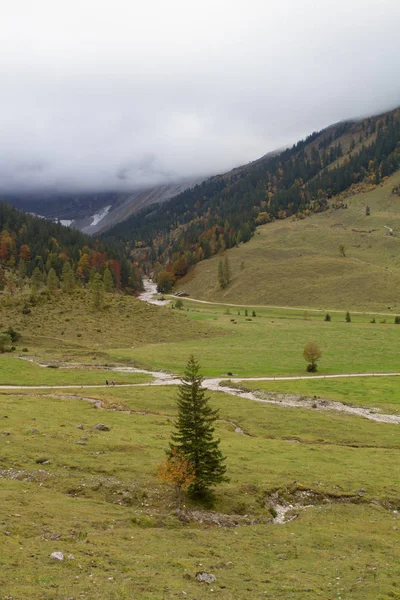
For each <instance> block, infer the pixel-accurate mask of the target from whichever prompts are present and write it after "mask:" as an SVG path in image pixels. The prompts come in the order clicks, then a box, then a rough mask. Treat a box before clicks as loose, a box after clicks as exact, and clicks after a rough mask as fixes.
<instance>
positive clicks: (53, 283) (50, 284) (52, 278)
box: [47, 267, 60, 294]
mask: <svg viewBox="0 0 400 600" xmlns="http://www.w3.org/2000/svg"><path fill="white" fill-rule="evenodd" d="M59 283H60V282H59V281H58V277H57V273H56V272H55V270H54V269H53V267H52V268H51V269H50V271H49V273H48V275H47V289H48V290H49V292H50V293H51V294H55V293H56V291H57V289H58V286H59Z"/></svg>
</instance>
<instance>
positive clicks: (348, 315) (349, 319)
mask: <svg viewBox="0 0 400 600" xmlns="http://www.w3.org/2000/svg"><path fill="white" fill-rule="evenodd" d="M345 321H346V323H351V316H350V313H349V311H347V313H346V316H345Z"/></svg>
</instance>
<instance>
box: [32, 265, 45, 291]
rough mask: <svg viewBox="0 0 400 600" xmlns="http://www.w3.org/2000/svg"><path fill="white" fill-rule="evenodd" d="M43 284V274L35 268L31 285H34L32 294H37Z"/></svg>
mask: <svg viewBox="0 0 400 600" xmlns="http://www.w3.org/2000/svg"><path fill="white" fill-rule="evenodd" d="M42 283H43V274H42V272H41V270H40V269H39V267H35V268H34V269H33V273H32V277H31V285H32V293H33V294H36V293H37V291H38V289H39V288H40V286H41V285H42Z"/></svg>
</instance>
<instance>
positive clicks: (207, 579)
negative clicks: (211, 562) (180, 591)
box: [195, 571, 217, 583]
mask: <svg viewBox="0 0 400 600" xmlns="http://www.w3.org/2000/svg"><path fill="white" fill-rule="evenodd" d="M195 578H196V579H197V581H199V582H200V583H214V581H217V578H216V577H215V575H213V574H212V573H206V572H205V571H200V572H199V573H196V577H195Z"/></svg>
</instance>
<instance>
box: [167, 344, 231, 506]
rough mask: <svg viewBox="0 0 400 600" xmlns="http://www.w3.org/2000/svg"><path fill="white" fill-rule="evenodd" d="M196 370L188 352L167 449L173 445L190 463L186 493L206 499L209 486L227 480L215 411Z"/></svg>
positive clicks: (193, 359) (196, 367) (194, 361)
mask: <svg viewBox="0 0 400 600" xmlns="http://www.w3.org/2000/svg"><path fill="white" fill-rule="evenodd" d="M199 371H200V366H199V364H198V362H197V361H196V360H195V358H194V356H193V355H191V356H190V357H189V360H188V363H187V365H186V369H185V374H184V376H183V378H182V383H181V385H180V386H179V391H178V399H177V403H178V418H177V421H176V424H175V426H176V431H175V432H174V433H173V434H172V442H171V444H170V451H171V452H172V451H173V449H174V448H176V449H177V450H178V451H181V452H182V453H183V454H184V456H185V457H186V458H187V459H188V460H189V461H190V462H191V464H192V465H193V473H194V480H193V482H192V483H191V484H190V487H189V494H190V495H191V496H192V497H193V498H206V497H207V496H208V495H209V494H210V493H211V490H210V488H211V487H212V486H214V485H215V484H217V483H221V482H223V481H227V478H226V476H225V473H226V466H225V465H224V461H225V458H224V457H223V455H222V453H221V450H220V449H219V443H220V440H215V439H214V436H213V434H214V423H215V421H216V420H217V419H218V411H217V410H214V409H212V408H211V407H210V406H209V404H208V400H209V399H208V398H207V397H206V394H205V390H204V389H203V388H202V387H201V384H202V381H203V378H202V376H201V375H200V373H199Z"/></svg>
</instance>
